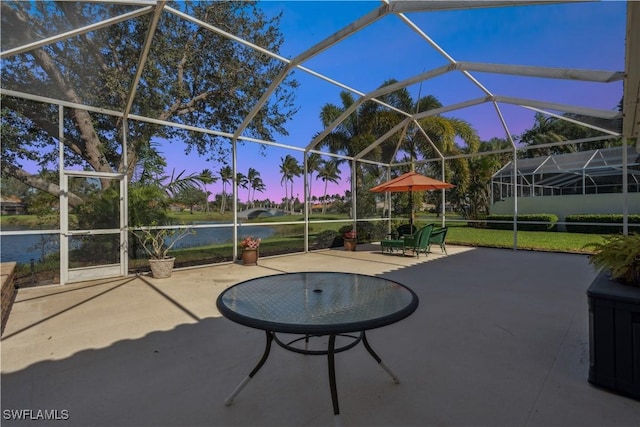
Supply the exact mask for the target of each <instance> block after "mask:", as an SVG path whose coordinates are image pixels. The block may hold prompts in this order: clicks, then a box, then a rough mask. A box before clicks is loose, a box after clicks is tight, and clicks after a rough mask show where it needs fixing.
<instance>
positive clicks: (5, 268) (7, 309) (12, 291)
mask: <svg viewBox="0 0 640 427" xmlns="http://www.w3.org/2000/svg"><path fill="white" fill-rule="evenodd" d="M0 275H2V290H1V291H0V302H1V311H2V327H1V329H0V334H2V333H4V326H5V325H6V324H7V320H9V313H11V307H12V306H13V301H15V299H16V294H17V290H16V287H15V284H14V279H15V275H16V263H15V262H3V263H0Z"/></svg>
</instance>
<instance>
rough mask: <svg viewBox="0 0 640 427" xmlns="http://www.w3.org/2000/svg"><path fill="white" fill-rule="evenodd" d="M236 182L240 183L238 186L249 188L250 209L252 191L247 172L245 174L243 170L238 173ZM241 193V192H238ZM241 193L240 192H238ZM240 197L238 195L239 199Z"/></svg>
mask: <svg viewBox="0 0 640 427" xmlns="http://www.w3.org/2000/svg"><path fill="white" fill-rule="evenodd" d="M236 184H237V185H238V188H244V189H245V190H247V192H248V193H247V209H248V204H249V193H250V192H251V191H250V190H249V179H248V178H247V176H246V175H245V174H243V173H242V172H238V173H237V174H236ZM238 193H239V192H238ZM238 195H239V194H238ZM239 199H240V197H238V200H239Z"/></svg>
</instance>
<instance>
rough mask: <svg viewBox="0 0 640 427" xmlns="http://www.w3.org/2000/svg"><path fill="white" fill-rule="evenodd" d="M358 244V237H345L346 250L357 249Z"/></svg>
mask: <svg viewBox="0 0 640 427" xmlns="http://www.w3.org/2000/svg"><path fill="white" fill-rule="evenodd" d="M356 246H358V242H357V241H356V239H344V250H345V251H355V250H356Z"/></svg>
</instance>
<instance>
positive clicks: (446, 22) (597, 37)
mask: <svg viewBox="0 0 640 427" xmlns="http://www.w3.org/2000/svg"><path fill="white" fill-rule="evenodd" d="M381 4H382V3H380V2H373V1H333V2H329V1H264V2H260V3H259V5H260V7H261V8H262V9H263V10H264V11H265V12H266V13H267V14H269V15H275V14H277V13H279V12H280V11H282V12H283V16H282V19H281V31H282V32H283V33H284V38H285V43H284V46H283V47H282V50H281V52H280V54H281V55H282V56H284V57H286V58H293V57H295V56H296V55H298V54H300V53H301V52H303V51H304V50H306V49H308V48H310V47H312V46H313V45H315V44H316V43H318V42H320V41H322V40H323V39H325V38H326V37H328V36H330V35H331V34H333V33H335V32H336V31H338V30H340V29H342V28H343V27H345V26H346V25H348V24H349V23H351V22H353V21H354V20H356V19H358V18H359V17H361V16H364V15H366V14H367V13H368V12H370V11H372V10H374V9H376V8H378V7H379V6H380V5H381ZM625 10H626V4H625V2H622V1H607V2H601V3H584V4H582V3H580V4H568V5H542V6H526V7H503V8H486V9H474V10H460V11H451V12H429V13H424V12H422V13H410V14H406V16H407V17H408V18H409V19H410V20H411V21H413V22H414V23H415V24H416V25H417V26H418V27H419V28H420V29H421V30H422V31H424V32H425V33H426V34H427V35H428V36H429V37H430V38H431V39H432V40H433V41H434V42H435V43H437V44H438V45H439V46H440V47H441V48H442V49H444V50H445V51H446V52H447V53H448V54H449V55H451V57H452V58H453V59H454V60H456V61H471V62H488V63H498V64H517V65H532V66H545V67H563V68H578V69H592V70H608V71H622V70H624V37H625V34H624V31H625V19H626V18H625V15H626V14H625ZM446 64H447V60H446V59H445V58H444V57H443V55H441V54H440V53H438V52H437V51H436V50H435V49H434V48H433V47H432V46H431V45H429V44H428V43H427V42H426V41H425V40H424V39H422V38H421V37H419V35H418V34H417V33H416V32H414V31H413V30H411V29H410V28H409V27H408V26H407V25H406V24H405V23H403V22H402V21H401V19H400V18H399V17H397V16H388V17H385V18H383V19H381V20H379V21H377V22H375V23H374V24H372V25H370V26H368V27H365V28H364V29H362V30H361V31H359V32H358V33H356V34H354V35H352V36H351V37H349V38H347V39H346V40H343V41H342V42H341V43H339V44H337V45H334V46H333V47H331V48H330V49H328V50H326V51H324V52H322V53H321V54H319V55H317V56H315V57H314V58H312V59H311V60H310V61H308V62H305V63H304V64H303V65H304V66H305V67H308V68H310V69H312V70H314V71H316V72H318V73H320V74H322V75H325V76H327V77H329V78H331V79H334V80H336V81H339V82H341V83H343V84H345V85H347V86H349V87H350V88H353V89H355V90H357V91H360V92H363V93H366V92H369V91H372V90H374V89H376V88H377V87H379V86H380V85H381V84H382V83H383V82H384V81H385V80H388V79H396V80H404V79H406V78H409V77H411V76H414V75H417V74H420V73H422V72H424V71H428V70H431V69H434V68H437V67H440V66H442V65H446ZM472 74H473V76H474V77H475V78H476V79H478V80H479V81H480V82H481V83H482V84H483V85H484V86H485V87H486V88H487V89H488V90H490V91H491V92H492V93H493V94H494V95H504V96H513V97H520V98H526V99H534V100H543V101H550V102H557V103H563V104H569V105H577V106H583V107H591V108H597V109H602V110H614V109H615V108H616V107H617V105H618V102H619V101H620V99H621V97H622V82H615V83H608V84H601V83H578V82H572V81H568V80H550V79H540V78H522V77H514V76H503V75H498V74H488V73H472ZM294 77H295V79H297V80H298V81H299V83H300V88H299V89H298V90H297V92H296V103H297V105H298V106H299V107H300V110H299V112H298V114H297V115H296V117H295V118H294V120H293V121H291V122H290V123H289V124H288V125H287V129H288V130H289V135H288V136H279V137H277V139H276V142H278V143H283V144H287V145H291V146H296V147H304V146H306V145H307V144H308V143H309V142H310V141H311V139H312V138H313V136H314V134H316V133H318V132H320V131H321V130H322V126H321V123H320V120H319V112H320V110H321V108H322V106H323V105H325V104H327V103H335V104H340V99H339V93H340V91H341V90H343V89H342V88H340V87H337V86H335V85H333V84H330V83H327V82H325V81H322V80H320V79H318V78H317V77H313V76H311V75H310V74H308V73H306V72H304V71H300V70H296V71H295V73H294ZM408 89H409V91H410V93H411V94H412V96H413V98H414V99H415V98H417V97H418V93H419V92H420V91H421V92H420V93H421V96H425V95H429V94H431V95H434V96H436V97H437V98H438V99H439V100H440V101H441V102H442V104H444V105H445V106H446V105H450V104H455V103H458V102H462V101H465V100H471V99H475V98H478V97H480V96H483V93H482V92H481V91H480V89H478V88H477V87H475V86H474V85H473V84H472V83H471V82H470V80H469V79H467V78H466V77H464V76H463V75H462V73H460V72H452V73H448V74H446V75H444V76H440V77H437V78H434V79H431V80H427V81H425V82H424V83H423V85H422V88H420V85H415V86H411V87H409V88H408ZM357 97H358V95H355V98H357ZM500 106H501V109H502V113H503V115H504V117H505V119H506V122H507V124H508V126H509V129H510V131H511V133H512V134H514V135H518V134H520V133H521V132H522V131H523V130H525V129H528V128H530V127H531V125H532V119H533V114H534V112H532V111H530V110H526V109H523V108H521V107H517V106H511V105H505V104H501V105H500ZM447 115H448V116H451V117H457V118H461V119H464V120H467V121H468V122H470V123H471V124H472V126H473V127H474V128H475V129H476V130H477V131H478V133H479V135H480V137H481V139H482V140H488V139H490V138H492V137H504V136H505V132H504V130H503V129H502V127H501V126H500V122H499V119H498V117H497V115H496V113H495V110H494V109H493V107H492V106H491V105H490V104H482V105H480V106H475V107H471V108H467V109H464V110H458V111H454V112H452V113H449V114H447ZM175 148H177V147H175ZM173 150H174V148H171V149H170V151H171V152H173ZM165 151H166V150H165ZM258 151H259V150H258V149H257V147H256V146H255V145H254V144H251V143H245V144H244V146H241V147H240V149H239V160H238V167H239V171H240V172H243V173H245V174H246V173H247V170H248V169H249V167H253V168H255V169H257V170H258V171H260V172H261V176H262V178H263V180H264V181H265V184H266V186H267V192H265V193H263V194H257V195H256V197H257V198H259V199H263V198H266V197H269V198H270V199H271V200H277V201H280V200H281V199H282V197H284V189H283V188H282V187H281V184H280V180H281V175H280V174H279V164H280V158H281V157H284V156H286V155H287V154H292V155H294V156H295V157H296V158H298V159H299V161H300V162H302V155H301V153H299V152H293V151H289V150H284V149H280V148H273V147H269V148H268V149H267V151H266V154H267V156H266V157H263V156H260V155H259V154H258ZM177 154H178V153H176V155H177ZM195 156H196V155H195V154H191V155H190V156H189V157H188V158H183V159H179V158H177V156H176V157H174V155H173V154H172V155H171V157H170V159H171V160H170V167H176V169H180V168H181V167H182V168H184V167H187V168H188V169H189V170H193V171H200V170H202V169H204V168H209V169H211V170H213V171H215V172H217V171H218V170H219V169H220V167H221V165H219V164H211V163H209V164H206V163H205V162H204V159H202V166H201V167H200V166H195V165H196V164H199V162H198V160H197V159H196V158H195ZM183 165H188V166H183ZM342 169H343V174H342V177H343V181H344V182H343V184H342V185H341V186H335V185H330V187H329V193H331V194H333V193H342V192H343V191H344V188H346V187H347V186H348V179H349V173H348V167H347V166H346V165H344V166H342ZM209 190H210V191H212V192H213V193H218V192H220V191H221V184H220V183H217V184H213V185H211V186H210V188H209ZM322 190H323V184H322V182H321V181H315V180H314V182H313V193H314V194H316V195H321V194H322ZM294 193H297V194H299V197H300V198H302V193H303V191H302V178H300V179H299V180H297V181H296V182H295V189H294ZM240 198H241V200H245V199H246V191H245V190H241V192H240Z"/></svg>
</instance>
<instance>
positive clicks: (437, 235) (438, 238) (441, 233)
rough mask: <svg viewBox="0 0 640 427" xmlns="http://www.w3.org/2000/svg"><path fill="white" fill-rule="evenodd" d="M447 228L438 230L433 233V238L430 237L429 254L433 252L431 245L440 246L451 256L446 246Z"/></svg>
mask: <svg viewBox="0 0 640 427" xmlns="http://www.w3.org/2000/svg"><path fill="white" fill-rule="evenodd" d="M447 230H448V228H447V227H442V228H438V229H436V230H433V231H432V232H431V236H430V237H429V244H428V247H427V252H431V245H432V244H436V245H440V249H441V250H442V252H443V253H444V254H445V255H449V254H448V253H447V248H446V246H445V240H446V238H447Z"/></svg>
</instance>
